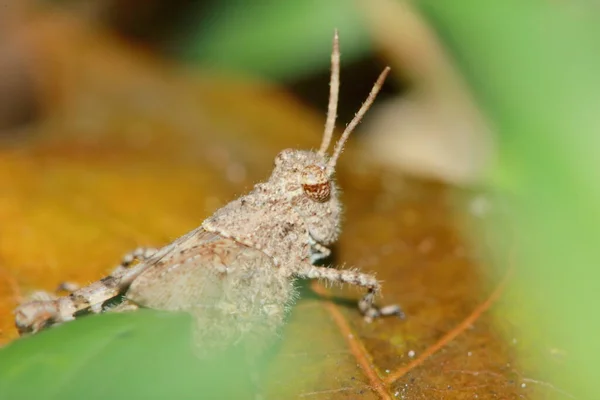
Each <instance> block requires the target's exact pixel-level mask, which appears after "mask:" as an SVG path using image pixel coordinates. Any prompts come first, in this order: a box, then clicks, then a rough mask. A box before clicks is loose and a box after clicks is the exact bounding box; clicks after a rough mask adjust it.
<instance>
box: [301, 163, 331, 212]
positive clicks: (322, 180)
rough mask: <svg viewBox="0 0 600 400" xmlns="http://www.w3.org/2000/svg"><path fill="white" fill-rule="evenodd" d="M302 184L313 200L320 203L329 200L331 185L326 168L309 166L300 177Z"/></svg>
mask: <svg viewBox="0 0 600 400" xmlns="http://www.w3.org/2000/svg"><path fill="white" fill-rule="evenodd" d="M300 184H301V185H302V189H304V193H306V195H307V196H308V197H309V198H311V199H312V200H314V201H318V202H319V203H322V202H325V201H327V200H329V196H330V195H331V184H330V183H329V177H328V176H327V174H326V173H325V168H322V167H319V166H318V165H309V166H308V167H306V168H304V169H303V170H302V174H301V177H300Z"/></svg>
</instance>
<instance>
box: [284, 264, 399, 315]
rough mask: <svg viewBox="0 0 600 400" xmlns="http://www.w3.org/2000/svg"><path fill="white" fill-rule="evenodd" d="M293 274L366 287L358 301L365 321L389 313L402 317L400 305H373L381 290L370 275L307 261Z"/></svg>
mask: <svg viewBox="0 0 600 400" xmlns="http://www.w3.org/2000/svg"><path fill="white" fill-rule="evenodd" d="M293 275H294V276H296V277H298V278H305V279H324V280H327V281H329V282H332V283H349V284H351V285H355V286H360V287H364V288H366V289H367V293H366V294H365V295H364V296H363V298H362V299H361V300H360V301H359V302H358V309H359V310H360V312H361V313H362V314H363V315H364V318H365V321H366V322H371V321H373V319H374V318H377V317H385V316H389V315H397V316H399V317H400V318H404V312H402V309H401V308H400V306H397V305H388V306H385V307H377V306H375V304H374V301H375V296H376V295H377V294H378V293H379V291H380V290H381V285H380V284H379V282H378V281H377V279H375V277H374V276H372V275H368V274H364V273H362V272H358V271H353V270H348V269H342V270H338V269H335V268H328V267H316V266H314V265H311V264H308V263H306V264H304V265H302V266H301V267H299V268H298V269H297V270H296V271H294V272H293Z"/></svg>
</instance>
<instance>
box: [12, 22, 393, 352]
mask: <svg viewBox="0 0 600 400" xmlns="http://www.w3.org/2000/svg"><path fill="white" fill-rule="evenodd" d="M388 71H389V68H386V69H385V70H384V71H383V73H382V74H381V75H380V76H379V78H378V80H377V82H376V83H375V85H374V87H373V89H372V90H371V93H370V94H369V97H368V98H367V100H366V101H365V103H364V104H363V106H362V107H361V109H360V110H359V111H358V113H357V114H356V117H355V118H354V119H353V120H352V121H351V122H350V123H349V124H348V126H347V127H346V129H345V130H344V132H343V133H342V136H341V138H340V139H339V141H338V142H337V143H336V145H335V147H334V149H333V152H332V155H331V156H328V155H327V150H328V148H329V145H330V143H331V138H332V135H333V131H334V125H335V115H336V109H337V108H336V107H337V98H338V89H339V46H338V37H337V32H336V35H335V37H334V50H333V53H332V75H331V86H330V104H329V107H328V115H327V122H326V126H325V133H324V135H323V142H322V143H321V146H320V149H319V150H318V151H303V150H284V151H282V152H281V153H279V155H278V156H277V157H276V158H275V166H274V169H273V172H272V173H271V176H270V177H269V179H268V180H267V181H266V182H263V183H259V184H257V185H255V186H254V189H253V190H252V191H251V192H250V193H248V194H247V195H245V196H242V197H240V198H238V199H236V200H234V201H232V202H231V203H229V204H227V205H226V206H225V207H223V208H221V209H219V210H217V211H216V212H215V213H214V214H213V215H212V216H211V217H209V218H208V219H206V220H205V221H204V222H203V223H202V225H201V226H200V227H199V228H197V229H195V230H193V231H192V232H190V233H188V234H186V235H184V236H182V237H180V238H179V239H177V240H175V241H174V242H172V243H171V244H168V245H167V246H165V247H163V248H161V249H158V250H153V249H139V250H136V251H134V252H132V253H130V254H128V255H126V256H125V257H124V259H123V261H122V263H121V265H119V266H118V267H117V268H116V269H115V270H114V271H113V273H111V274H110V275H109V276H107V277H105V278H103V279H101V280H99V281H97V282H94V283H92V284H90V285H88V286H86V287H83V288H81V289H77V290H75V291H74V292H73V293H71V294H70V295H68V296H63V297H60V298H45V299H38V300H34V301H30V302H28V303H25V304H22V305H21V306H19V307H17V309H16V311H15V314H16V325H17V328H18V329H19V331H20V332H21V333H30V332H33V333H35V332H37V331H39V330H41V329H43V328H45V327H47V326H51V325H56V324H60V323H63V322H66V321H70V320H73V319H75V314H76V313H79V312H81V311H84V310H86V311H89V312H94V313H98V312H102V311H105V310H111V311H126V310H132V309H136V308H137V307H139V306H142V307H149V308H154V309H159V310H168V311H185V312H188V313H190V314H192V315H193V316H194V317H195V320H196V330H195V344H196V346H195V347H196V350H197V351H199V353H200V354H202V349H206V348H212V349H219V348H225V347H227V346H229V345H232V344H236V343H239V342H240V341H242V340H245V339H252V338H257V337H258V338H260V339H262V340H261V341H262V342H263V343H268V342H269V341H270V340H269V338H271V337H273V336H274V335H277V333H278V330H279V328H280V327H281V326H282V325H283V323H284V318H285V315H286V312H287V311H288V310H289V308H290V306H291V305H292V304H293V302H294V300H295V298H296V292H295V290H294V282H295V280H296V279H297V278H308V279H322V280H326V281H328V282H333V283H349V284H351V285H355V286H360V287H363V288H365V289H367V293H366V294H365V296H364V297H363V298H362V299H361V300H360V301H359V303H358V308H359V310H360V311H361V313H362V314H363V315H364V317H365V319H366V320H367V321H371V320H372V319H373V318H375V317H379V316H385V315H399V316H402V312H401V310H400V308H399V307H397V306H387V307H383V308H377V307H375V305H374V304H373V302H374V298H375V296H376V294H377V293H378V292H379V290H380V284H379V282H378V281H377V280H376V279H375V278H374V277H373V276H371V275H368V274H364V273H362V272H359V271H356V270H337V269H334V268H327V267H319V266H315V265H314V264H315V263H316V262H317V261H319V260H322V259H324V258H326V257H327V256H328V255H329V254H330V249H329V246H330V245H332V244H333V243H334V242H335V241H336V240H337V239H338V236H339V234H340V215H341V204H340V202H339V198H338V190H337V187H336V185H335V182H334V180H333V175H334V173H335V166H336V163H337V160H338V158H339V156H340V154H341V152H342V150H343V146H344V144H345V142H346V140H347V139H348V137H349V135H350V133H351V132H352V130H353V129H354V127H356V125H357V124H358V122H359V121H360V119H361V118H362V116H363V115H364V113H365V112H366V110H367V109H368V108H369V107H370V105H371V104H372V102H373V100H374V99H375V96H376V95H377V92H378V91H379V89H380V88H381V85H382V84H383V81H384V79H385V77H386V76H387V73H388ZM135 260H137V261H138V262H137V263H134V261H135ZM119 295H123V296H124V299H125V300H124V301H123V302H122V303H121V304H120V305H118V306H116V307H113V308H109V307H108V306H107V305H106V304H105V303H106V302H107V301H108V300H112V299H114V298H115V297H117V296H119Z"/></svg>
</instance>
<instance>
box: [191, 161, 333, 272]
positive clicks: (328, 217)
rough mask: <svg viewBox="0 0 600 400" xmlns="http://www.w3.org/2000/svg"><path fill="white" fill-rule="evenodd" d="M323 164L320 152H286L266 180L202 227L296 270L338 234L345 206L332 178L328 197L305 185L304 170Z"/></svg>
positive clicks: (284, 267)
mask: <svg viewBox="0 0 600 400" xmlns="http://www.w3.org/2000/svg"><path fill="white" fill-rule="evenodd" d="M325 166H326V160H325V158H324V157H323V156H320V155H319V154H317V153H314V152H311V151H299V150H284V151H282V152H281V153H279V155H278V156H277V158H275V168H274V170H273V173H272V174H271V177H270V178H269V180H268V181H267V182H265V183H259V184H257V185H255V186H254V190H253V191H252V192H250V193H249V194H248V195H246V196H243V197H240V198H239V199H237V200H234V201H232V202H231V203H229V204H227V205H226V206H225V207H223V208H221V209H220V210H218V211H217V212H215V213H214V214H213V216H212V217H210V218H208V219H207V220H206V221H204V222H203V223H202V227H203V228H204V229H205V230H207V231H209V232H215V233H218V234H220V235H221V236H224V237H228V238H232V239H234V240H235V241H236V242H238V243H242V244H245V245H247V246H249V247H254V248H256V249H258V250H260V251H262V252H263V253H264V254H266V255H267V256H269V257H270V258H271V259H272V260H273V262H274V264H275V265H276V266H278V267H280V268H283V269H284V270H286V271H289V272H292V271H294V269H295V267H297V266H298V265H299V264H301V263H307V262H309V261H310V257H311V254H313V253H318V250H317V249H316V248H315V247H318V246H319V245H322V246H328V245H331V244H332V243H333V242H335V241H336V240H337V238H338V235H339V226H340V214H341V205H340V203H339V199H338V196H337V189H336V187H335V184H334V182H333V181H332V180H329V181H328V182H327V185H328V186H329V187H330V192H331V195H330V196H329V198H328V199H326V200H325V201H314V200H312V199H311V198H310V197H309V196H308V195H307V194H306V192H305V190H304V189H303V187H302V184H301V181H302V179H301V178H302V173H303V171H305V170H306V169H307V168H313V167H316V168H319V169H321V170H324V169H325ZM311 244H313V246H312V247H311Z"/></svg>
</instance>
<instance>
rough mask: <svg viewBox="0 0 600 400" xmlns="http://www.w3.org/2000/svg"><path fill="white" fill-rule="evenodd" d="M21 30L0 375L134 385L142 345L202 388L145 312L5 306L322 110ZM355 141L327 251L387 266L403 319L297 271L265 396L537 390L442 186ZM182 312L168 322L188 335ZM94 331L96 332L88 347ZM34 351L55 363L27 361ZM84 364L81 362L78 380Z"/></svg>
mask: <svg viewBox="0 0 600 400" xmlns="http://www.w3.org/2000/svg"><path fill="white" fill-rule="evenodd" d="M19 35H22V36H21V37H22V38H23V40H24V42H25V43H26V44H27V46H28V49H29V51H30V52H31V54H32V55H35V59H36V63H37V64H36V67H35V72H36V74H37V77H36V81H37V82H38V86H39V89H40V91H39V96H40V98H41V99H42V104H43V110H44V118H43V119H42V120H40V121H39V122H38V123H36V124H35V125H33V126H31V127H29V128H28V129H26V130H23V131H20V132H15V133H14V135H15V136H14V139H13V140H11V141H10V143H9V142H7V143H5V144H4V145H3V146H2V148H1V149H0V221H2V224H1V226H0V268H1V269H0V272H1V274H0V296H1V297H0V329H1V331H0V332H1V334H2V336H1V340H2V342H3V343H9V342H11V341H13V342H12V343H11V344H10V345H9V346H7V347H6V348H5V349H4V350H2V351H1V352H0V381H3V382H12V383H11V384H9V385H6V386H5V387H4V389H3V390H7V391H8V392H5V393H11V394H12V395H15V396H16V397H14V398H17V397H18V395H19V394H21V395H22V394H24V393H28V394H32V395H33V394H35V396H36V397H37V398H58V397H60V398H81V397H82V396H84V393H86V392H87V391H92V390H93V388H92V386H93V385H94V381H96V382H106V381H107V380H110V379H116V382H129V383H130V385H129V386H127V385H125V386H121V387H118V386H116V387H112V391H113V392H112V393H111V392H110V390H109V391H108V392H106V391H105V392H102V393H104V394H105V395H106V396H108V395H109V394H110V395H111V396H112V397H113V398H126V397H128V398H131V396H132V394H140V393H142V392H144V390H140V389H139V387H136V384H138V385H140V384H141V385H146V386H148V387H150V388H151V387H153V383H156V381H154V380H152V379H148V380H146V381H145V382H144V383H140V382H139V381H136V380H135V379H133V380H127V379H123V376H124V375H125V376H126V375H127V373H129V372H131V371H136V370H135V368H136V367H135V366H137V367H139V366H140V365H142V366H143V365H146V364H148V361H147V360H153V357H156V358H154V360H153V362H151V364H153V363H160V362H161V361H159V360H162V363H163V365H164V366H165V368H164V369H163V370H161V371H162V373H163V374H165V373H167V372H168V371H171V372H172V373H173V377H174V378H172V379H166V380H159V381H160V382H161V385H162V386H161V387H162V388H163V390H167V389H168V390H171V394H172V395H174V396H180V397H181V398H184V397H185V393H188V394H189V393H190V391H194V390H198V387H196V386H194V385H193V384H191V383H190V382H189V379H188V380H187V381H186V380H185V378H186V377H187V375H186V374H185V373H183V372H182V371H183V370H185V369H186V366H187V365H189V364H185V363H183V364H181V368H180V369H179V370H178V369H177V368H176V367H173V365H175V364H176V363H177V361H175V360H170V361H168V360H167V359H168V357H167V356H166V355H165V354H168V353H169V352H168V351H165V350H164V349H161V351H158V350H159V347H160V343H161V342H160V340H163V339H164V336H161V334H162V333H161V332H163V331H164V330H162V331H161V330H160V329H158V328H157V332H156V333H155V334H152V333H148V331H153V328H152V322H151V321H152V318H154V317H153V313H152V312H151V311H147V312H146V313H141V314H140V315H139V316H135V317H132V316H129V315H102V316H99V317H89V318H85V319H82V320H81V321H77V322H74V323H70V324H66V325H64V326H62V327H58V328H55V329H52V330H50V331H48V332H45V333H44V334H40V335H38V336H37V337H32V338H28V339H26V340H17V341H14V340H15V339H16V338H17V332H16V330H15V329H14V327H13V315H12V309H13V308H14V307H15V305H16V304H17V302H18V301H19V300H21V299H23V298H24V297H25V296H26V295H27V294H28V293H30V292H31V291H33V290H38V289H45V290H52V289H53V288H55V287H56V286H57V285H58V284H59V283H60V282H63V281H74V282H79V283H83V284H85V283H88V282H91V281H94V280H96V279H98V278H100V277H102V276H103V275H105V274H106V273H107V272H109V271H110V270H111V269H112V268H113V267H114V265H115V264H116V263H117V262H118V260H119V259H120V257H121V256H122V254H123V253H125V252H126V251H128V250H130V249H132V248H135V247H136V246H138V245H161V244H165V243H167V242H169V241H170V240H172V239H174V238H176V237H178V236H179V235H182V234H184V233H186V232H187V231H189V230H190V229H192V228H195V227H196V226H198V225H199V224H200V223H201V221H202V220H203V219H204V218H205V217H207V216H208V215H209V214H210V213H211V212H212V211H214V210H215V209H216V208H217V207H219V206H220V205H223V204H224V203H226V202H227V201H228V200H230V199H232V198H234V197H235V196H237V195H239V194H241V193H243V192H245V191H247V190H248V189H249V188H250V187H251V185H252V183H253V182H256V181H257V180H258V179H262V178H264V177H266V176H267V175H268V173H269V172H270V168H271V164H272V160H273V157H274V156H275V154H276V153H277V152H278V151H279V150H281V149H283V148H286V147H304V148H314V147H316V146H317V145H318V143H319V138H320V134H321V130H322V125H323V121H322V118H321V117H322V116H319V115H313V114H311V113H309V112H308V111H305V110H304V109H303V108H301V107H300V106H299V105H298V104H297V103H296V102H295V101H294V100H293V99H291V98H290V97H288V96H286V95H285V94H282V93H281V92H279V91H277V90H275V89H273V88H266V87H264V86H253V85H250V84H248V83H241V82H228V81H226V80H224V79H222V78H216V77H198V76H194V75H190V74H188V73H185V72H183V71H181V70H180V69H177V68H175V67H172V66H169V65H164V64H162V63H160V62H158V61H156V60H152V59H150V58H149V57H147V56H145V55H143V54H141V53H140V52H138V51H136V50H135V49H131V48H127V47H125V46H124V45H122V44H120V43H119V42H117V41H116V40H114V39H110V38H107V37H105V36H103V35H101V34H98V33H95V32H90V31H88V30H87V29H86V28H84V27H82V26H80V25H79V24H78V23H77V22H74V21H73V20H70V19H69V18H67V17H64V16H57V15H54V16H43V17H39V18H38V19H37V20H35V21H33V22H32V23H31V25H29V26H26V27H24V28H23V29H22V31H20V32H19ZM67 38H68V40H67ZM357 150H358V149H352V147H351V146H350V148H349V149H348V151H346V152H345V153H344V155H343V157H342V159H341V162H340V173H339V181H340V185H341V187H342V188H343V194H342V196H343V201H344V203H345V204H346V206H347V211H346V213H345V221H344V224H345V225H344V230H343V234H342V238H341V240H340V242H339V244H338V246H337V248H336V252H335V262H336V263H337V264H340V265H343V264H346V265H348V266H356V267H359V268H360V269H362V270H364V271H372V272H376V273H377V276H378V278H379V279H381V280H383V281H384V286H383V290H384V296H383V298H382V299H380V302H385V303H398V304H401V305H402V306H403V307H404V310H405V311H406V314H407V318H406V320H398V319H385V320H378V321H376V322H374V323H373V324H365V323H364V322H363V321H362V318H361V317H360V315H359V314H358V312H357V310H356V309H355V302H356V300H357V299H358V298H359V296H360V295H361V293H359V292H358V291H355V290H353V289H347V288H343V289H342V288H337V287H336V288H326V287H323V286H322V285H320V284H311V285H306V286H305V287H304V288H303V290H302V292H303V296H302V298H301V300H300V301H299V302H298V304H297V306H296V307H295V308H294V310H293V312H292V315H291V317H290V321H289V324H288V325H287V326H286V328H285V331H284V334H283V340H282V341H281V342H280V343H277V344H274V346H275V348H274V351H273V355H272V357H271V359H270V360H269V363H268V366H267V367H266V373H265V375H266V382H267V389H266V394H267V398H298V397H300V398H314V399H355V398H361V399H363V398H364V399H378V398H409V399H442V398H444V399H448V398H452V399H463V398H464V399H467V398H469V399H472V398H480V399H486V398H529V397H530V396H532V395H533V393H534V392H536V393H544V392H545V391H547V390H550V391H553V390H554V389H553V388H552V387H551V385H550V388H548V386H544V385H537V386H536V385H531V384H530V385H525V386H526V387H524V386H522V384H523V383H524V382H525V381H524V380H523V379H525V378H527V379H529V378H531V376H530V375H527V371H528V370H526V369H524V367H523V368H522V367H521V366H520V365H519V363H517V360H515V346H514V345H513V344H512V343H511V342H510V341H509V340H507V339H506V337H510V336H509V335H512V334H513V332H514V331H515V330H516V329H517V328H518V321H519V317H514V316H513V314H510V316H511V317H506V318H499V319H495V318H493V314H490V312H489V309H490V308H493V307H497V301H498V299H501V298H502V296H503V293H504V285H505V283H506V281H507V279H508V278H506V277H502V276H500V277H499V278H498V279H497V280H495V281H493V282H491V283H490V281H488V280H486V279H485V276H486V274H487V270H486V269H485V268H482V267H481V265H483V263H482V262H480V261H479V262H478V261H477V260H478V257H477V255H476V254H475V253H474V251H472V250H471V249H470V247H469V246H468V245H467V244H466V243H465V240H464V239H463V238H462V237H461V234H460V229H459V226H460V224H459V222H458V221H460V219H459V218H457V217H456V215H453V213H452V212H451V208H450V207H451V205H452V204H453V196H452V190H450V189H449V188H446V187H442V186H439V185H436V184H433V183H426V182H414V181H409V180H405V179H402V178H400V177H398V176H395V175H393V174H391V173H389V172H387V171H385V170H381V169H379V168H377V167H376V166H373V165H370V164H367V163H366V162H365V161H364V160H363V158H362V157H361V156H360V152H359V151H357ZM466 197H467V198H470V197H472V196H471V195H469V194H467V195H466ZM508 267H509V265H508V263H507V270H508ZM507 276H508V275H507ZM131 318H132V319H131ZM169 318H170V317H169ZM173 318H175V317H173ZM173 321H175V319H174V320H173ZM177 321H178V322H173V326H185V321H184V322H181V321H180V320H177ZM162 323H163V325H160V326H163V327H164V326H168V325H169V324H167V325H164V323H165V322H164V319H162ZM177 324H181V325H177ZM102 326H106V328H105V329H104V328H101V327H102ZM124 326H132V328H131V329H132V332H133V333H132V336H131V338H129V337H127V335H125V336H122V335H121V336H119V334H118V332H120V330H121V329H125V328H123V327H124ZM182 331H185V329H179V330H177V332H176V333H174V332H172V331H169V330H167V331H164V332H168V334H169V335H171V336H173V337H176V338H178V340H180V339H181V338H183V339H181V340H180V341H184V340H185V339H184V338H185V337H186V336H185V335H188V334H189V333H186V332H182ZM111 332H112V333H111ZM115 332H117V333H115ZM178 335H182V336H181V337H180V336H178ZM161 337H162V339H161ZM110 338H118V339H110ZM136 339H137V340H136ZM146 345H147V346H151V347H145V348H143V349H144V351H142V350H140V347H139V346H146ZM96 346H106V347H107V348H106V349H100V350H98V351H96V352H94V353H93V354H92V355H88V356H86V354H87V353H86V350H85V349H88V350H89V349H92V348H96ZM115 346H116V347H115ZM119 346H121V347H119ZM136 346H137V347H136ZM82 349H83V350H82ZM167 350H168V348H167ZM173 351H174V352H177V351H181V349H179V350H173ZM119 356H120V357H123V358H124V359H123V360H120V359H119ZM36 357H46V358H48V359H50V360H56V358H57V357H60V363H59V364H56V363H54V364H52V363H49V364H48V365H47V366H46V367H43V366H42V367H40V365H39V364H36V363H35V362H33V361H27V360H32V359H33V360H34V359H35V358H36ZM136 357H138V358H139V360H138V363H137V364H136V363H135V362H132V361H131V359H132V358H133V359H135V358H136ZM124 360H128V362H127V363H125V365H128V366H129V368H128V369H125V370H124V369H117V371H119V372H120V373H119V374H116V375H115V374H111V371H112V369H111V367H110V365H112V364H111V363H115V364H116V365H121V363H122V362H123V361H124ZM165 360H167V361H165ZM238 361H239V360H238ZM190 362H191V361H190ZM231 362H234V361H231ZM57 365H58V366H57ZM74 366H75V368H74ZM68 371H71V372H68ZM73 371H76V372H77V373H75V372H73ZM86 371H90V373H91V374H93V379H83V377H85V376H86V374H85V372H86ZM165 371H167V372H165ZM138 372H139V371H138ZM70 374H72V375H70ZM133 375H134V376H135V374H133ZM148 376H152V375H148ZM235 376H236V375H232V376H230V377H231V379H232V382H236V381H235V379H234V377H235ZM9 378H10V379H9ZM55 379H61V380H65V381H66V382H67V381H68V382H69V383H70V385H66V386H65V387H68V390H65V391H60V390H58V389H57V391H53V392H45V391H44V389H43V387H44V385H51V384H55V383H56V382H55ZM530 380H533V379H530ZM182 381H186V382H188V384H190V386H189V387H187V386H185V385H182V384H181V382H182ZM165 382H166V383H165ZM169 382H170V383H171V386H169ZM164 385H167V386H164ZM155 386H156V385H155ZM232 386H233V385H232ZM103 387H104V388H105V389H106V387H105V386H103ZM32 388H33V389H32ZM117 388H119V389H117ZM109 389H110V388H109ZM145 389H148V388H147V387H146V388H145ZM106 390H108V389H106ZM79 391H86V392H79ZM186 391H187V392H186ZM0 393H1V392H0ZM115 396H116V397H115ZM565 398H567V397H565Z"/></svg>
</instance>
